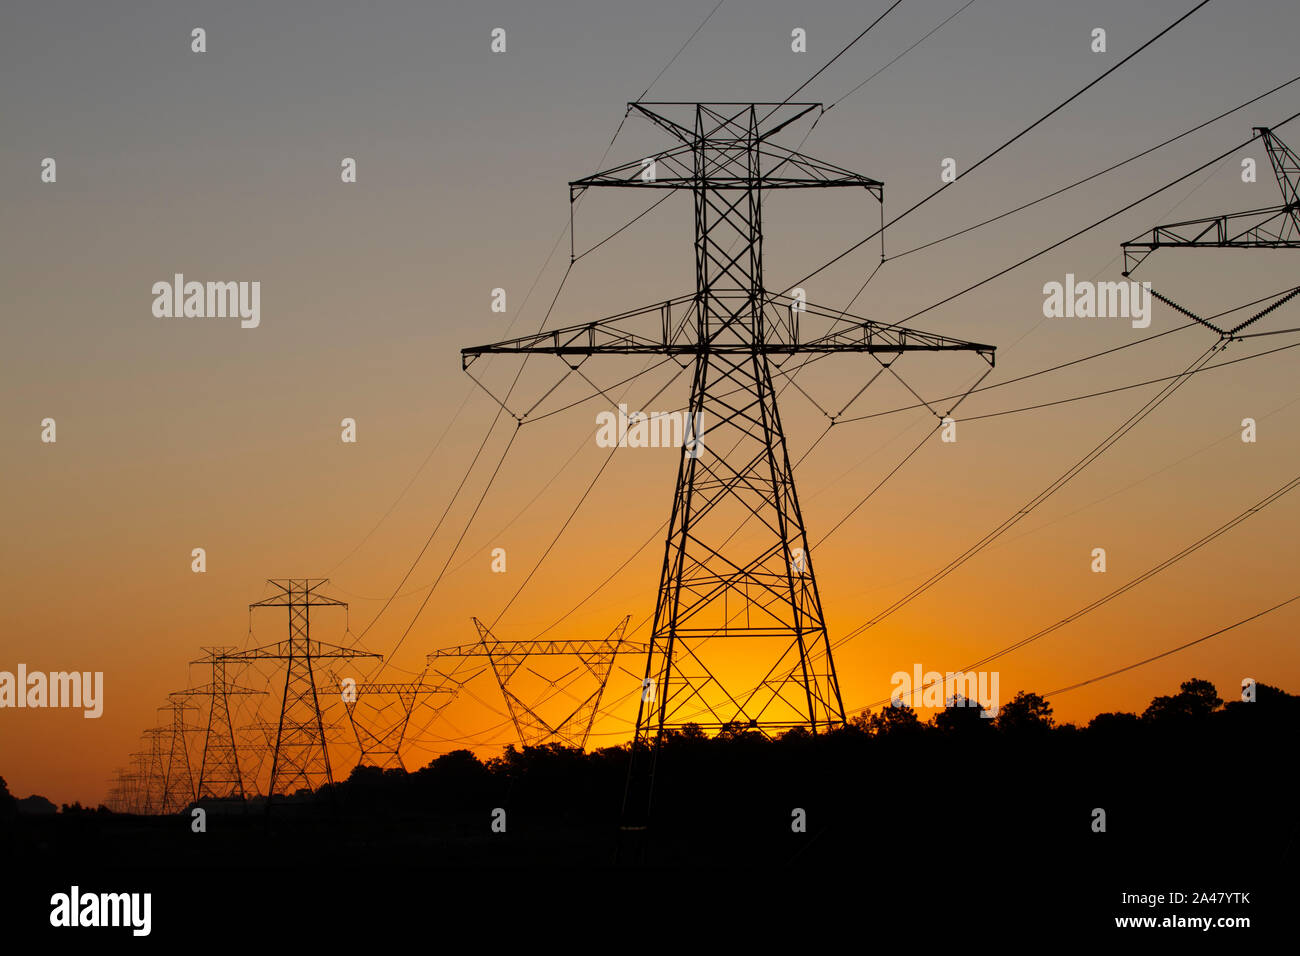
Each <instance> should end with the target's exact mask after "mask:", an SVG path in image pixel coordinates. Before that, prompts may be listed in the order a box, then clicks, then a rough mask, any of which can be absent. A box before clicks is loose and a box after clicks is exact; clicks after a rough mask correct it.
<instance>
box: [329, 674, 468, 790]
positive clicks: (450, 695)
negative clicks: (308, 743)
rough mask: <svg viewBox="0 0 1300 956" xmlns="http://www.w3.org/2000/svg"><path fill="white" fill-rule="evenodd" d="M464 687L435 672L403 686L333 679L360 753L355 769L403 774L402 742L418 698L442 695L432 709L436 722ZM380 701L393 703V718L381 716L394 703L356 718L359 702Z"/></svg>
mask: <svg viewBox="0 0 1300 956" xmlns="http://www.w3.org/2000/svg"><path fill="white" fill-rule="evenodd" d="M464 683H465V682H464V681H457V680H455V679H454V678H452V677H450V676H449V675H447V674H443V673H440V672H438V671H435V672H434V675H432V676H430V675H428V672H427V671H426V672H425V673H423V674H421V675H420V676H419V677H418V678H417V679H416V680H413V681H406V682H404V683H376V682H373V681H361V682H354V683H353V684H352V685H350V686H345V684H344V682H343V681H342V680H340V679H338V678H335V679H334V685H335V687H336V688H337V689H338V691H339V693H340V696H341V697H342V699H343V706H344V709H345V710H346V711H347V715H348V722H349V723H351V724H352V733H353V734H354V735H355V737H356V738H357V749H358V750H359V751H360V754H359V756H358V757H357V766H361V765H363V764H367V765H369V766H375V767H379V768H381V769H389V768H400V769H402V770H405V769H406V764H404V763H403V762H402V753H401V751H402V743H403V741H404V740H405V739H406V730H407V727H408V726H410V723H411V713H412V712H413V711H414V710H415V707H416V704H417V703H419V701H420V699H421V698H427V697H434V696H438V695H443V694H446V695H447V697H446V699H445V700H443V701H441V702H440V703H438V704H436V705H432V710H433V717H432V720H436V719H437V718H438V715H439V714H441V713H442V711H443V710H444V709H445V708H446V707H447V705H448V704H450V703H451V702H452V701H453V700H454V699H455V698H456V694H457V692H458V691H459V690H460V688H461V685H462V684H464ZM384 697H392V698H395V699H396V703H397V705H398V711H397V715H396V716H395V717H388V718H384V717H382V716H381V715H383V714H384V712H385V711H386V710H388V709H389V708H390V707H391V706H392V704H393V702H394V701H392V700H390V701H388V702H386V703H383V704H380V705H378V706H376V707H375V708H374V711H373V713H372V714H371V715H369V716H368V717H366V718H365V719H363V718H362V717H361V715H360V714H358V710H359V705H360V704H361V703H362V700H363V698H364V699H366V700H367V701H368V702H372V703H373V701H371V699H372V698H380V699H382V698H384ZM432 720H431V721H430V722H432Z"/></svg>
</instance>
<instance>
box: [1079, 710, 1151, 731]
mask: <svg viewBox="0 0 1300 956" xmlns="http://www.w3.org/2000/svg"><path fill="white" fill-rule="evenodd" d="M1141 722H1142V721H1141V720H1140V719H1139V717H1138V715H1137V714H1130V713H1108V714H1098V715H1097V716H1096V717H1094V718H1092V720H1090V721H1088V732H1089V733H1098V734H1116V735H1123V736H1132V735H1133V733H1134V732H1135V731H1136V730H1137V728H1138V725H1139V724H1140V723H1141Z"/></svg>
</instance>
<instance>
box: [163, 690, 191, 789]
mask: <svg viewBox="0 0 1300 956" xmlns="http://www.w3.org/2000/svg"><path fill="white" fill-rule="evenodd" d="M189 697H190V694H189V692H188V691H178V692H176V693H173V694H168V695H167V703H166V704H165V705H164V706H162V707H159V708H158V709H159V710H168V711H171V746H170V747H169V748H168V752H167V763H166V766H165V767H164V768H163V779H162V795H161V797H160V798H159V803H158V811H159V812H160V813H174V812H176V811H177V810H184V809H185V808H186V807H187V806H189V805H190V802H191V801H192V800H193V799H194V772H193V770H192V769H191V767H190V748H189V738H188V737H186V734H188V733H190V732H191V731H194V730H197V729H198V728H197V727H191V726H190V725H188V724H186V723H185V712H186V711H187V710H198V708H197V707H195V706H194V705H193V704H191V703H190V702H189Z"/></svg>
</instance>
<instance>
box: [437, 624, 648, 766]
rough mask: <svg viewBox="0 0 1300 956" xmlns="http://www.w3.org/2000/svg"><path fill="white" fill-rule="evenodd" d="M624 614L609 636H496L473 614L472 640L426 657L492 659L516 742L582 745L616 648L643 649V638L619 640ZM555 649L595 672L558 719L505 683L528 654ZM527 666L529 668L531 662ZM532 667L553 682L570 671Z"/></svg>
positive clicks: (551, 652)
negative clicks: (553, 673) (551, 674)
mask: <svg viewBox="0 0 1300 956" xmlns="http://www.w3.org/2000/svg"><path fill="white" fill-rule="evenodd" d="M629 620H631V616H630V615H629V616H628V617H624V618H623V620H621V621H619V623H618V624H616V625H615V626H614V629H613V630H612V631H610V632H609V636H608V637H605V638H603V639H601V640H581V639H578V640H566V641H541V640H533V641H502V640H498V639H497V637H496V635H495V634H493V633H492V631H491V629H489V628H488V626H487V625H486V624H484V623H483V622H482V621H480V620H479V619H478V618H473V621H474V627H475V628H476V629H477V630H478V635H479V639H478V640H477V641H476V642H474V643H473V644H459V645H457V646H455V647H444V648H442V649H440V650H437V651H434V652H433V653H432V654H430V655H429V659H430V660H437V659H441V658H448V657H459V658H469V657H486V658H487V659H488V662H489V663H490V664H491V665H492V673H493V674H494V675H496V679H497V685H498V686H499V687H500V688H501V696H502V697H503V698H505V702H506V709H507V710H508V711H509V712H510V719H511V721H512V722H513V723H514V725H515V732H516V733H517V734H518V735H519V742H520V743H521V744H523V745H524V746H525V747H537V746H541V745H542V744H546V743H552V742H554V743H559V744H563V745H564V746H566V747H582V748H585V747H586V746H587V738H588V737H589V736H590V735H591V728H592V725H593V724H594V723H595V720H596V711H597V710H598V709H599V707H600V700H601V697H602V695H603V694H604V693H605V685H606V684H607V683H608V681H609V673H610V670H611V669H612V668H613V666H614V658H615V657H617V656H618V654H619V652H620V651H623V652H629V651H630V652H633V653H637V654H644V653H646V650H647V648H646V646H645V645H644V644H631V643H628V642H626V641H624V640H623V635H624V633H625V632H626V631H627V625H628V621H629ZM559 655H564V656H570V657H576V658H577V659H578V660H579V661H580V662H581V663H582V665H583V666H584V667H586V669H587V673H588V674H590V675H591V676H592V677H594V678H595V680H596V686H595V689H594V690H592V691H591V692H590V693H589V694H588V695H587V696H586V697H585V698H580V699H579V701H578V706H577V707H575V708H574V709H573V710H572V711H570V712H569V714H568V715H567V716H565V717H563V718H562V719H560V720H555V719H554V718H552V719H551V720H550V721H548V720H546V719H544V718H542V717H541V716H540V715H539V714H538V713H537V711H536V709H535V707H534V706H530V705H528V704H526V703H524V701H523V700H522V699H521V698H520V697H519V696H518V695H517V694H515V692H514V691H512V690H511V689H510V683H511V678H512V677H514V675H515V672H516V671H518V670H519V668H520V667H521V666H522V665H523V663H524V661H525V660H526V659H527V658H528V657H530V656H559ZM529 670H530V671H532V669H531V668H529ZM532 673H533V674H534V675H536V676H537V677H541V678H542V680H545V681H546V682H547V683H548V684H550V685H551V686H553V687H554V686H557V685H558V684H559V682H560V681H561V680H564V679H565V678H567V677H569V675H570V674H572V673H573V672H572V671H570V672H569V673H568V674H565V675H563V677H560V678H557V679H556V680H551V679H549V678H546V677H543V676H542V675H541V674H538V673H537V671H532Z"/></svg>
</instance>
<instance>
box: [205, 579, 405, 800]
mask: <svg viewBox="0 0 1300 956" xmlns="http://www.w3.org/2000/svg"><path fill="white" fill-rule="evenodd" d="M267 583H268V584H271V585H273V586H274V587H276V588H278V589H279V592H280V593H279V594H276V595H273V596H272V597H269V598H267V599H266V600H264V601H257V602H255V603H253V604H250V605H249V606H248V607H249V610H250V611H252V610H253V609H254V608H264V607H283V608H286V609H288V612H289V637H288V639H287V640H283V641H277V642H276V643H274V644H266V645H263V646H262V647H255V648H252V649H250V650H245V651H235V652H232V653H229V654H226V655H224V657H225V659H226V660H227V661H237V662H241V663H242V662H247V661H256V660H281V661H284V662H285V676H284V697H283V698H282V699H281V702H280V723H279V726H278V728H277V729H276V736H275V749H274V751H273V752H272V754H273V755H272V757H271V780H270V782H269V783H268V784H267V789H266V799H267V806H268V807H269V806H270V802H271V799H272V798H273V797H274V796H275V795H276V794H277V793H282V794H291V793H294V792H296V790H297V789H299V788H301V787H305V788H307V789H308V790H315V789H316V788H317V787H320V786H322V785H324V784H332V783H333V782H334V774H333V772H332V771H331V770H330V756H329V747H328V746H327V743H326V739H325V723H324V720H323V719H322V717H321V708H320V699H319V697H318V696H317V693H316V673H315V669H314V667H313V662H315V661H320V660H348V659H352V658H357V657H371V658H379V657H380V655H379V654H371V653H368V652H366V651H361V650H356V649H355V648H350V647H342V646H340V645H338V644H326V643H324V642H322V641H314V640H312V639H311V631H310V627H311V609H312V608H314V607H342V608H346V607H347V603H346V602H344V601H338V600H335V599H334V598H330V597H326V596H324V595H323V594H319V593H317V592H318V589H319V588H321V587H322V586H323V585H325V584H327V583H328V579H325V578H287V579H282V580H275V579H268V581H267Z"/></svg>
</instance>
